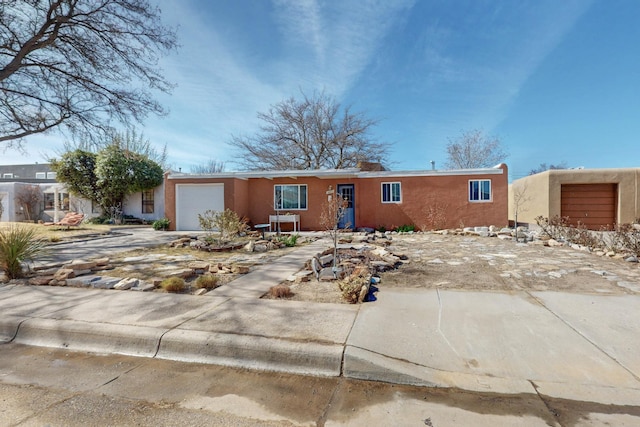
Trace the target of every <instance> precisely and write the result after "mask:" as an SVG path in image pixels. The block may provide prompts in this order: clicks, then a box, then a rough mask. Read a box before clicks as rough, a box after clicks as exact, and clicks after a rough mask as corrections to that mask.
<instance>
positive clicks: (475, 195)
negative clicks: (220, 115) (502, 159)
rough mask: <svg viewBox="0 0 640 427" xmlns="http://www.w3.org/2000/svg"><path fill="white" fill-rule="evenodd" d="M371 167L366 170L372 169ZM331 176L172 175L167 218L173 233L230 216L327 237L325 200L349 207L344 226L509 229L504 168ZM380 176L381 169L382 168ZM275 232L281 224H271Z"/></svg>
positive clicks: (363, 169) (302, 172)
mask: <svg viewBox="0 0 640 427" xmlns="http://www.w3.org/2000/svg"><path fill="white" fill-rule="evenodd" d="M367 166H369V165H367ZM369 169H376V168H371V167H361V168H354V169H333V170H284V171H260V172H222V173H216V174H207V175H197V174H187V173H175V172H171V173H167V174H165V179H164V191H165V195H164V199H165V214H166V217H167V218H168V219H169V220H170V221H171V229H172V230H185V231H186V230H199V229H200V226H199V221H198V214H199V213H204V212H205V211H207V210H215V211H222V210H224V209H231V210H233V211H235V212H236V213H238V214H239V215H241V216H245V217H247V218H248V219H249V221H250V222H251V224H253V225H255V224H266V223H271V220H272V219H274V218H273V217H275V216H276V214H277V218H278V219H282V218H281V216H282V217H284V219H286V220H287V221H289V220H293V221H295V222H292V223H290V224H287V223H284V224H280V226H281V227H283V229H284V227H288V228H290V229H293V228H295V229H301V230H322V229H323V227H322V224H321V221H320V213H321V210H322V207H323V204H324V203H326V201H327V198H328V197H329V196H331V195H333V194H336V193H337V194H339V195H341V196H342V197H343V198H345V199H346V200H347V201H348V207H347V212H346V214H345V217H344V218H343V220H342V221H341V226H343V227H348V228H361V227H369V228H379V227H385V228H386V229H388V230H389V229H393V228H395V227H397V226H401V225H405V224H406V225H415V226H416V227H417V228H420V229H432V228H445V227H447V228H453V227H460V226H481V225H497V226H504V225H506V224H507V221H508V219H507V215H508V213H507V195H508V178H507V175H508V174H507V166H506V165H504V164H501V165H498V166H495V167H493V168H484V169H468V170H442V171H441V170H418V171H387V170H369ZM377 169H379V168H377ZM273 225H274V226H275V225H276V224H273Z"/></svg>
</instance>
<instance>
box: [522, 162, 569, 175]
mask: <svg viewBox="0 0 640 427" xmlns="http://www.w3.org/2000/svg"><path fill="white" fill-rule="evenodd" d="M556 169H568V166H567V162H565V161H562V162H560V163H558V164H557V165H554V164H549V165H548V166H547V164H546V163H540V166H538V167H537V168H534V169H531V170H530V171H529V175H535V174H537V173H540V172H544V171H549V170H556Z"/></svg>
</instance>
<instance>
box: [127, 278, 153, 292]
mask: <svg viewBox="0 0 640 427" xmlns="http://www.w3.org/2000/svg"><path fill="white" fill-rule="evenodd" d="M155 288H156V287H155V286H154V285H153V284H151V283H147V282H143V281H140V282H138V284H137V285H135V286H133V287H132V288H131V290H132V291H140V292H149V291H152V290H154V289H155Z"/></svg>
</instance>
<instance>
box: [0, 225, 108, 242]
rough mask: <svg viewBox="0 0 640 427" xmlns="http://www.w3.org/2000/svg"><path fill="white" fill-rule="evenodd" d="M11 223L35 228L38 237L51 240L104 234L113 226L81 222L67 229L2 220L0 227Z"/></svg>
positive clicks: (3, 227) (56, 240) (57, 240)
mask: <svg viewBox="0 0 640 427" xmlns="http://www.w3.org/2000/svg"><path fill="white" fill-rule="evenodd" d="M11 225H19V226H20V227H25V228H29V229H33V230H34V232H35V235H36V237H38V238H41V239H43V240H46V241H49V242H60V241H63V240H68V239H69V238H74V237H78V236H82V235H86V234H103V233H107V232H109V231H111V228H112V226H109V225H102V224H100V225H97V224H81V225H80V226H78V227H71V228H70V229H68V230H67V228H66V227H62V226H56V225H43V224H32V223H28V222H2V223H0V229H5V228H9V227H10V226H11Z"/></svg>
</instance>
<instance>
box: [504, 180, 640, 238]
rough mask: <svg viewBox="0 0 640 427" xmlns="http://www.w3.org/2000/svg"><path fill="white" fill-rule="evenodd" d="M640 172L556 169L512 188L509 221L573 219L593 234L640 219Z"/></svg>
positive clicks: (526, 221) (527, 221)
mask: <svg viewBox="0 0 640 427" xmlns="http://www.w3.org/2000/svg"><path fill="white" fill-rule="evenodd" d="M639 177H640V168H617V169H556V170H548V171H545V172H541V173H538V174H535V175H531V176H527V177H524V178H520V179H518V180H516V181H513V183H512V184H511V185H510V186H509V219H510V220H511V221H514V220H515V214H516V212H517V216H518V224H520V223H525V224H526V223H528V224H535V223H536V221H535V218H536V217H537V216H539V215H541V216H543V217H547V218H553V217H554V216H556V215H559V216H562V217H569V222H570V223H571V224H573V225H577V223H578V222H580V223H581V224H584V225H585V226H586V227H587V228H589V229H592V230H599V229H601V228H602V227H610V226H612V225H614V224H624V223H632V222H633V221H637V220H638V218H640V185H639V184H640V180H639Z"/></svg>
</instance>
